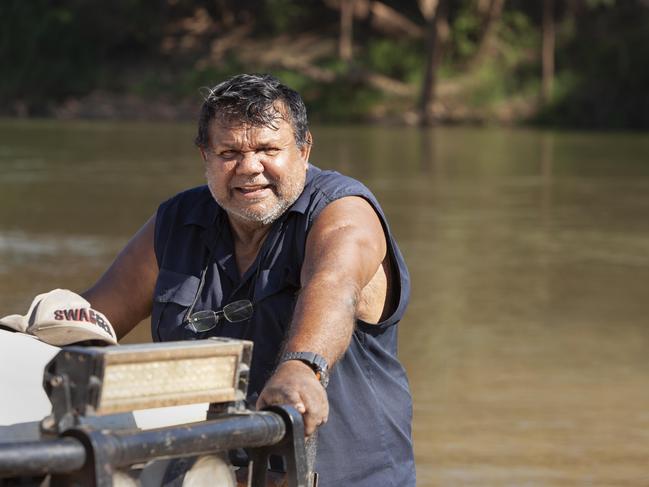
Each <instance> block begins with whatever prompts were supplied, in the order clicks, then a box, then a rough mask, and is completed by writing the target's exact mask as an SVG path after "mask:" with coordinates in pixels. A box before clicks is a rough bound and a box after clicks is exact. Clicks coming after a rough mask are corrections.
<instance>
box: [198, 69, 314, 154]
mask: <svg viewBox="0 0 649 487" xmlns="http://www.w3.org/2000/svg"><path fill="white" fill-rule="evenodd" d="M280 119H284V120H285V121H286V122H288V123H289V124H290V125H291V127H292V129H293V135H294V137H295V143H296V145H297V146H298V147H299V148H302V147H303V146H304V145H305V144H310V143H311V135H310V134H309V126H308V122H307V115H306V107H305V106H304V102H303V101H302V98H301V97H300V94H299V93H298V92H297V91H295V90H292V89H291V88H289V87H288V86H286V85H283V84H282V83H280V81H279V80H278V79H277V78H275V77H273V76H271V75H269V74H239V75H237V76H234V77H232V78H230V79H227V80H225V81H223V82H221V83H219V84H218V85H216V86H215V87H213V88H209V89H208V90H207V93H206V96H205V102H204V103H203V106H202V107H201V113H200V117H199V120H198V135H197V136H196V140H195V143H196V145H197V146H198V147H200V148H202V149H206V148H208V145H209V134H208V130H209V126H210V124H211V123H212V121H214V120H216V121H217V122H219V123H221V124H223V125H226V126H237V125H250V126H252V127H270V128H273V127H276V124H277V122H278V120H280Z"/></svg>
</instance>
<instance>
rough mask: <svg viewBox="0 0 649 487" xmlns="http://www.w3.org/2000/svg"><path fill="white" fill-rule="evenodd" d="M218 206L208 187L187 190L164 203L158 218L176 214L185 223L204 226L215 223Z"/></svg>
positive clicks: (159, 210) (159, 209)
mask: <svg viewBox="0 0 649 487" xmlns="http://www.w3.org/2000/svg"><path fill="white" fill-rule="evenodd" d="M217 208H218V205H217V204H216V202H215V201H214V198H213V197H212V193H211V192H210V190H209V188H208V187H207V185H202V186H196V187H194V188H190V189H186V190H184V191H181V192H180V193H177V194H176V195H174V196H172V197H171V198H169V199H167V200H166V201H164V202H163V203H162V204H161V205H160V207H159V208H158V217H159V218H160V217H164V216H165V215H169V214H174V215H175V216H176V217H177V218H179V219H181V220H183V222H184V223H197V224H202V225H203V226H207V225H209V223H210V222H211V221H213V218H214V215H215V211H217Z"/></svg>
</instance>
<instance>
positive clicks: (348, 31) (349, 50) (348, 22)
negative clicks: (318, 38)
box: [338, 0, 354, 62]
mask: <svg viewBox="0 0 649 487" xmlns="http://www.w3.org/2000/svg"><path fill="white" fill-rule="evenodd" d="M353 28H354V0H342V2H341V4H340V38H339V41H338V55H339V56H340V59H342V60H343V61H345V62H349V61H351V59H352V55H353V43H354V36H353Z"/></svg>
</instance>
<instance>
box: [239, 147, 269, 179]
mask: <svg viewBox="0 0 649 487" xmlns="http://www.w3.org/2000/svg"><path fill="white" fill-rule="evenodd" d="M261 159H262V155H261V154H259V153H257V152H255V151H246V152H242V153H241V156H240V157H239V160H238V161H237V173H239V174H258V173H261V172H264V164H263V163H262V160H261Z"/></svg>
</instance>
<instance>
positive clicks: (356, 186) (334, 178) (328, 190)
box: [309, 166, 372, 201]
mask: <svg viewBox="0 0 649 487" xmlns="http://www.w3.org/2000/svg"><path fill="white" fill-rule="evenodd" d="M313 169H314V173H313V176H312V178H311V180H310V182H309V184H310V186H311V188H312V189H311V191H313V192H320V193H322V194H323V195H324V196H325V197H326V198H327V199H328V200H330V201H333V200H335V199H338V198H341V197H344V196H349V195H358V196H368V195H370V196H371V195H372V192H371V191H370V190H369V189H368V188H367V187H366V186H365V185H364V184H363V183H361V182H360V181H358V180H357V179H354V178H353V177H351V176H347V175H345V174H341V173H339V172H338V171H332V170H323V169H319V168H317V167H315V166H313Z"/></svg>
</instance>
